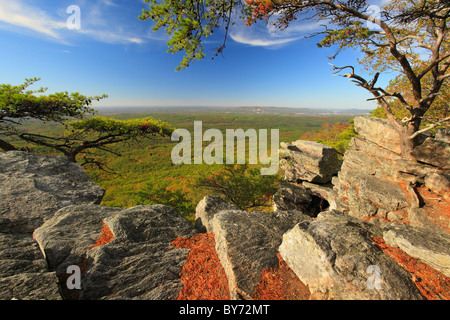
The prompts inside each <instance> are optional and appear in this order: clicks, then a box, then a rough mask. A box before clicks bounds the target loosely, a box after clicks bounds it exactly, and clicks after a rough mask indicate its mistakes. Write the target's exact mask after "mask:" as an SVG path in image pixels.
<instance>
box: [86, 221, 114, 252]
mask: <svg viewBox="0 0 450 320" xmlns="http://www.w3.org/2000/svg"><path fill="white" fill-rule="evenodd" d="M112 239H114V235H113V233H112V231H111V229H109V228H108V226H107V225H106V224H105V223H104V222H102V235H101V236H100V238H99V239H98V240H97V242H95V244H94V245H93V246H92V247H90V248H89V250H91V249H92V248H95V247H98V246H102V245H105V244H107V243H108V242H110V241H111V240H112Z"/></svg>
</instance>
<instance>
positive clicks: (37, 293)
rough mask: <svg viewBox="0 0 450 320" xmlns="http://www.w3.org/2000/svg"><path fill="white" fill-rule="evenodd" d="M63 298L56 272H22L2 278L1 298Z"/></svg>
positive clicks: (0, 282)
mask: <svg viewBox="0 0 450 320" xmlns="http://www.w3.org/2000/svg"><path fill="white" fill-rule="evenodd" d="M13 299H14V300H61V295H60V293H59V287H58V278H57V277H56V274H55V273H54V272H47V273H40V272H39V273H20V274H16V275H13V276H9V277H4V278H0V300H13Z"/></svg>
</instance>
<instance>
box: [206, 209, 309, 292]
mask: <svg viewBox="0 0 450 320" xmlns="http://www.w3.org/2000/svg"><path fill="white" fill-rule="evenodd" d="M303 219H311V217H308V216H305V215H299V214H298V212H296V213H294V212H274V213H269V212H257V211H256V212H252V213H247V212H245V211H240V210H225V211H220V212H219V213H217V214H216V215H215V216H214V218H213V221H212V229H213V233H214V237H215V241H216V251H217V255H218V256H219V259H220V262H221V264H222V266H223V268H224V270H225V274H226V275H227V278H228V286H229V290H230V296H231V299H241V298H245V299H251V297H252V295H253V293H254V291H255V289H256V286H257V284H258V281H259V278H260V275H261V272H262V271H263V270H264V269H266V268H273V267H275V266H276V265H278V258H277V252H278V246H279V245H280V244H281V238H282V235H283V233H284V232H286V231H287V230H288V229H289V228H291V227H292V226H294V225H295V223H297V222H298V221H302V220H303Z"/></svg>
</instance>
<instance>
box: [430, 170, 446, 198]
mask: <svg viewBox="0 0 450 320" xmlns="http://www.w3.org/2000/svg"><path fill="white" fill-rule="evenodd" d="M424 181H425V185H426V186H427V187H428V188H429V189H430V191H431V192H433V193H435V194H437V195H440V196H442V197H443V198H445V199H447V200H450V172H449V174H446V173H443V172H440V171H437V170H436V171H434V172H430V173H429V174H427V175H426V176H425V179H424Z"/></svg>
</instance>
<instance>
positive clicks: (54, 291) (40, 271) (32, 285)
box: [0, 233, 61, 300]
mask: <svg viewBox="0 0 450 320" xmlns="http://www.w3.org/2000/svg"><path fill="white" fill-rule="evenodd" d="M11 299H18V300H60V299H61V295H60V290H59V286H58V278H57V277H56V274H55V272H49V271H48V265H47V263H46V261H45V259H44V258H43V256H42V254H41V252H40V251H39V247H38V245H37V243H36V242H35V241H34V240H33V238H32V237H31V235H30V234H28V233H23V234H19V233H0V300H11Z"/></svg>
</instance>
